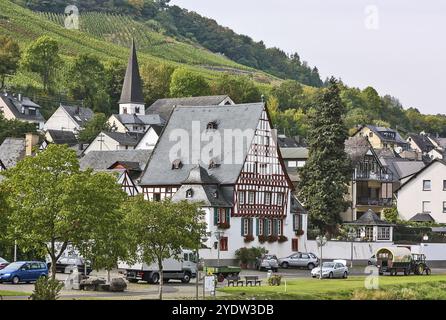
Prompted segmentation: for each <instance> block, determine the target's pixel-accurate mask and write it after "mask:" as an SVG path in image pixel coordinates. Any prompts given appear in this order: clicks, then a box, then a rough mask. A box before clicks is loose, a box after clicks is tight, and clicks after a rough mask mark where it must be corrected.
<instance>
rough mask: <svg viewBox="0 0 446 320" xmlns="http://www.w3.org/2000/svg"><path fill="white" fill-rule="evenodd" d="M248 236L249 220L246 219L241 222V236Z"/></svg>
mask: <svg viewBox="0 0 446 320" xmlns="http://www.w3.org/2000/svg"><path fill="white" fill-rule="evenodd" d="M248 235H249V219H248V218H246V219H244V220H243V236H245V237H246V236H248Z"/></svg>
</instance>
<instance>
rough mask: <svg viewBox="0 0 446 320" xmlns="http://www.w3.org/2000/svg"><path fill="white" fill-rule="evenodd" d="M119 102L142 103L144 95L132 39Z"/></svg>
mask: <svg viewBox="0 0 446 320" xmlns="http://www.w3.org/2000/svg"><path fill="white" fill-rule="evenodd" d="M119 103H120V104H123V103H138V104H144V95H143V93H142V83H141V76H140V74H139V65H138V57H137V55H136V47H135V41H134V40H132V47H131V49H130V57H129V61H128V65H127V71H126V72H125V78H124V84H123V86H122V92H121V99H120V100H119Z"/></svg>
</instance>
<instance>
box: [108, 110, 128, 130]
mask: <svg viewBox="0 0 446 320" xmlns="http://www.w3.org/2000/svg"><path fill="white" fill-rule="evenodd" d="M107 122H108V124H109V125H110V127H111V128H112V129H113V131H115V132H120V133H127V132H128V129H127V127H126V126H125V125H124V124H123V123H122V122H121V121H120V120H119V119H118V118H117V117H116V115H114V114H113V115H111V116H110V118H108V121H107Z"/></svg>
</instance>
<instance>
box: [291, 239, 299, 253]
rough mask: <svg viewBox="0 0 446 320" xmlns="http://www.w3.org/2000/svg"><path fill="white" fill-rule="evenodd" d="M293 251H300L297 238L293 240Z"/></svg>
mask: <svg viewBox="0 0 446 320" xmlns="http://www.w3.org/2000/svg"><path fill="white" fill-rule="evenodd" d="M291 251H294V252H297V251H299V239H297V238H295V239H292V240H291Z"/></svg>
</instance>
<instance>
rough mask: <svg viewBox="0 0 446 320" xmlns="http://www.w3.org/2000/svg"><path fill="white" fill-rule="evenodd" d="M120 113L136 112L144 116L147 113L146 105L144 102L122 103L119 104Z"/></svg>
mask: <svg viewBox="0 0 446 320" xmlns="http://www.w3.org/2000/svg"><path fill="white" fill-rule="evenodd" d="M119 114H136V115H139V116H143V115H145V114H146V107H145V105H144V104H137V103H121V104H120V105H119Z"/></svg>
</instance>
